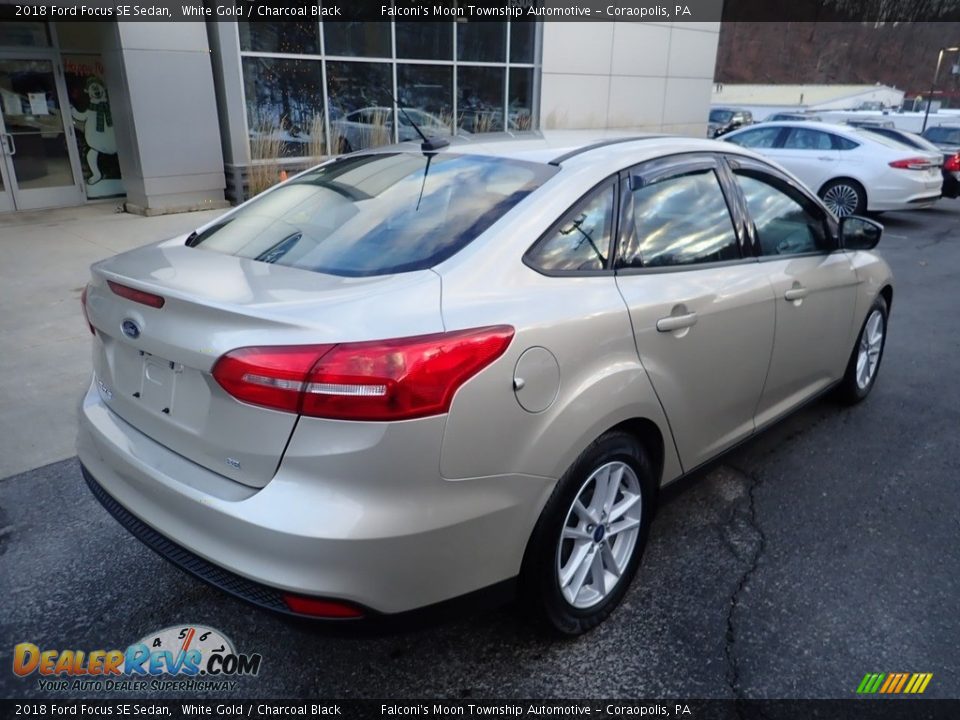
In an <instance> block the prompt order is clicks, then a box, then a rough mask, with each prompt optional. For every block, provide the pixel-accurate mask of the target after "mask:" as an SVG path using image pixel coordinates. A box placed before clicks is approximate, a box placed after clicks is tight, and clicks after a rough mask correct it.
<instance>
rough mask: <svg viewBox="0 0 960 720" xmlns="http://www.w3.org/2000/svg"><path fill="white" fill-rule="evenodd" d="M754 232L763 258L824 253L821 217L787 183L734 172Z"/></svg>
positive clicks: (826, 237)
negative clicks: (764, 256) (755, 231)
mask: <svg viewBox="0 0 960 720" xmlns="http://www.w3.org/2000/svg"><path fill="white" fill-rule="evenodd" d="M734 174H735V175H736V177H737V182H738V183H739V185H740V188H741V189H742V190H743V195H744V197H745V198H746V201H747V210H748V211H749V213H750V217H751V218H752V220H753V224H754V227H755V228H756V230H757V238H758V239H759V241H760V252H761V254H762V255H767V256H769V255H799V254H802V253H812V252H827V251H829V250H831V249H832V243H831V241H830V239H829V237H830V236H829V235H828V234H827V225H826V220H825V218H824V215H823V213H822V212H821V211H819V210H818V209H817V208H816V207H815V206H814V205H813V203H812V202H810V201H809V200H808V199H807V198H804V197H803V196H802V195H800V194H799V193H797V192H796V191H795V190H793V189H792V188H790V187H789V186H788V185H787V184H786V183H782V182H780V181H778V180H777V179H776V178H773V177H771V176H770V175H767V174H765V173H761V172H756V171H753V170H734Z"/></svg>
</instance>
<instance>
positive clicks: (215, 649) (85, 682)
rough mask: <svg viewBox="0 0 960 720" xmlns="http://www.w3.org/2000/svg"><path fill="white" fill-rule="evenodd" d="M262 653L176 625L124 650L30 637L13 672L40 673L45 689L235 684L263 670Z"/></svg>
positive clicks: (18, 649) (16, 654) (209, 631)
mask: <svg viewBox="0 0 960 720" xmlns="http://www.w3.org/2000/svg"><path fill="white" fill-rule="evenodd" d="M262 659H263V658H262V657H261V656H260V654H259V653H253V654H244V653H238V652H237V651H236V649H235V648H234V645H233V643H232V642H231V641H230V640H229V639H228V638H227V637H226V636H225V635H224V634H223V633H221V632H220V631H219V630H215V629H213V628H209V627H204V626H202V625H176V626H172V627H168V628H164V629H163V630H160V631H159V632H155V633H150V634H149V635H147V636H145V637H143V638H142V639H140V640H138V641H137V642H135V643H133V644H132V645H130V646H129V647H128V648H127V649H126V650H89V651H84V650H50V649H41V648H40V647H38V646H37V645H35V644H33V643H29V642H23V643H19V644H18V645H16V646H15V647H14V648H13V672H14V673H15V674H16V675H19V676H20V677H24V678H25V677H29V676H32V675H37V676H38V689H39V690H46V691H65V690H71V691H74V690H84V691H88V692H89V691H125V692H126V691H131V690H133V691H146V692H157V691H165V690H167V691H169V690H172V691H192V690H233V689H235V688H236V686H237V680H236V678H239V677H243V676H252V675H256V674H257V673H259V672H260V665H261V661H262Z"/></svg>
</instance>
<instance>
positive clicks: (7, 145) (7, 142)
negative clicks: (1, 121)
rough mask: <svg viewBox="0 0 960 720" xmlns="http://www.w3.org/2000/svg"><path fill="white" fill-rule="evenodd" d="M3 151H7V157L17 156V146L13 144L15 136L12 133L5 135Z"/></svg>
mask: <svg viewBox="0 0 960 720" xmlns="http://www.w3.org/2000/svg"><path fill="white" fill-rule="evenodd" d="M3 149H4V150H6V151H7V155H9V156H10V157H13V156H14V155H16V154H17V146H16V143H14V142H13V135H11V134H10V133H3Z"/></svg>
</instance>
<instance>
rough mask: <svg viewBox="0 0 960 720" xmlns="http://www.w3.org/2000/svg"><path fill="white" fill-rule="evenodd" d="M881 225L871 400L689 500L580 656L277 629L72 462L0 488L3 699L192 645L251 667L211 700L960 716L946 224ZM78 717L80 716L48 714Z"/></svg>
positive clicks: (572, 643)
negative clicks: (180, 628) (170, 646)
mask: <svg viewBox="0 0 960 720" xmlns="http://www.w3.org/2000/svg"><path fill="white" fill-rule="evenodd" d="M881 220H882V222H884V224H885V225H886V233H885V236H884V239H883V240H882V243H881V246H880V250H881V252H882V253H883V255H884V256H885V257H886V258H887V260H888V261H889V262H890V264H891V266H892V267H893V270H894V273H895V275H896V289H895V293H894V300H893V310H892V317H891V324H890V333H889V337H888V341H887V346H886V354H885V357H884V360H883V363H882V366H881V369H880V377H879V379H878V383H877V385H876V387H875V388H874V391H873V393H872V395H871V396H870V398H869V399H868V400H867V401H866V402H865V403H862V404H860V405H858V406H856V407H853V408H845V407H841V406H839V405H837V404H836V403H834V402H833V401H831V400H829V399H824V400H820V401H817V402H816V403H814V404H812V405H809V406H808V407H806V408H805V409H803V410H801V411H800V412H798V413H796V414H795V415H793V416H791V417H790V418H788V419H787V420H785V421H783V422H782V423H780V424H779V425H777V426H776V427H774V428H772V429H771V430H769V431H767V432H766V433H764V434H762V435H761V436H759V437H758V438H756V439H754V440H752V441H750V442H749V443H747V444H746V445H744V446H742V447H741V448H740V449H738V450H736V451H735V452H734V453H732V454H730V455H728V456H727V457H725V458H724V459H723V460H722V461H720V462H719V463H718V464H717V465H715V466H714V467H713V468H712V469H710V470H708V471H705V472H703V473H701V474H700V476H699V477H696V478H694V479H692V480H691V481H689V482H685V483H684V485H683V487H682V488H681V489H680V490H678V491H676V492H674V493H672V496H671V497H669V498H668V499H667V501H666V502H665V503H664V505H663V507H662V508H661V510H660V514H659V516H658V517H657V519H656V521H655V523H654V525H653V529H652V533H651V540H650V545H649V546H648V549H647V553H646V556H645V559H644V563H643V565H642V567H641V571H640V573H639V575H638V577H637V579H636V581H635V582H634V585H633V587H632V589H631V591H630V592H629V594H628V595H627V598H626V600H625V602H624V603H623V605H622V606H621V607H620V608H619V609H618V610H617V611H616V613H615V614H614V615H613V616H612V617H611V618H610V619H609V620H608V621H607V622H606V623H604V624H603V625H601V626H600V627H599V628H597V629H596V630H595V631H593V632H591V633H589V634H588V635H586V636H583V637H581V638H577V639H574V640H563V641H558V640H554V639H550V638H547V637H544V636H542V635H540V634H538V633H537V632H534V631H533V630H531V629H530V628H529V627H528V626H527V625H526V624H525V623H524V621H523V619H522V618H521V617H520V616H519V615H518V614H517V613H516V612H515V611H514V610H513V609H512V608H510V607H506V608H499V609H494V610H489V611H486V612H476V613H473V614H468V615H465V616H463V617H459V618H455V619H452V620H448V621H445V622H442V623H438V624H427V625H426V626H422V627H419V628H416V629H407V630H405V631H399V632H393V633H389V634H373V635H371V634H369V633H350V632H347V633H343V632H340V633H331V632H328V631H325V630H323V629H321V628H316V627H310V626H305V625H303V624H301V623H293V622H290V621H288V620H286V619H283V618H280V617H277V616H275V615H271V614H269V613H267V612H265V611H262V610H259V609H256V608H252V607H250V606H248V605H246V604H244V603H242V602H240V601H237V600H234V599H232V598H230V597H228V596H225V595H224V594H222V593H221V592H219V591H216V590H213V589H211V588H209V587H207V586H206V585H203V584H202V583H200V582H199V581H196V580H194V579H193V578H192V577H190V576H188V575H186V574H184V573H183V572H181V571H179V570H177V569H175V568H174V567H172V566H170V565H168V564H167V563H166V562H165V561H163V560H162V559H160V558H159V557H157V556H156V555H154V554H153V553H152V552H151V551H150V550H148V549H147V548H145V547H143V546H142V545H140V544H139V542H137V541H136V540H133V539H132V538H131V537H130V536H129V535H128V534H127V532H126V531H125V530H123V529H122V528H121V527H120V526H119V525H118V524H117V523H116V522H115V521H114V520H113V518H111V517H110V516H109V515H108V514H107V513H106V512H105V511H104V510H103V509H102V508H101V507H100V505H99V504H98V503H97V502H96V501H95V500H94V498H93V497H92V495H91V494H90V493H89V491H88V490H87V488H86V486H85V485H84V483H83V481H82V480H81V477H80V472H79V467H78V464H77V462H76V460H75V459H71V460H65V461H62V462H58V463H55V464H52V465H48V466H46V467H42V468H39V469H36V470H31V471H29V472H25V473H22V474H19V475H15V476H13V477H9V478H7V479H4V480H0V587H2V588H3V598H4V600H3V612H2V616H0V696H3V697H27V696H29V697H39V696H43V695H44V693H43V692H41V691H39V690H38V686H37V680H36V675H34V676H32V677H31V678H27V679H20V678H17V677H15V676H14V675H13V674H12V673H11V672H10V667H11V654H12V648H13V645H14V644H15V643H19V642H32V643H35V644H37V645H39V646H41V647H44V648H60V649H63V648H77V649H102V648H126V647H127V645H129V644H130V643H131V642H134V641H135V640H137V639H138V638H140V637H142V636H144V635H146V634H147V633H149V632H151V631H153V630H157V629H160V628H163V627H166V626H171V625H179V624H186V623H199V624H204V625H208V626H212V627H215V628H217V629H219V630H221V631H222V632H223V633H224V634H225V635H227V636H229V637H230V638H231V639H232V640H233V642H234V644H235V646H236V647H237V649H238V650H240V651H242V652H247V653H252V652H257V653H260V654H261V655H262V656H263V665H262V667H261V670H260V673H259V675H258V676H256V677H250V678H244V679H241V680H240V681H239V682H238V686H237V687H236V689H235V690H234V691H232V692H229V693H210V695H209V696H210V697H222V698H229V697H341V698H348V697H378V698H382V697H394V698H413V697H424V698H426V697H431V698H432V697H445V698H486V697H498V698H499V697H506V698H533V697H570V698H574V697H641V698H657V697H675V698H729V697H746V698H779V697H798V698H821V697H828V698H847V697H851V696H852V695H853V693H854V691H855V690H856V687H857V685H858V684H859V682H860V680H861V679H862V678H863V676H864V674H866V673H868V672H885V673H889V672H911V673H912V672H931V673H933V679H932V681H931V682H930V684H929V686H928V688H927V691H926V696H928V697H952V698H957V697H960V432H958V429H960V382H958V380H957V378H960V313H958V312H957V305H958V303H960V201H949V200H947V201H941V202H940V203H939V204H938V206H936V207H935V208H933V209H930V210H925V211H918V212H914V213H889V214H887V215H884V216H883V217H882V218H881ZM79 393H80V388H77V394H79ZM68 401H69V402H71V403H72V402H74V398H65V399H64V402H65V403H66V402H68ZM38 431H39V429H38ZM438 572H442V568H438ZM76 695H80V696H91V695H95V693H90V692H68V693H65V694H64V693H60V694H58V696H59V697H69V696H76ZM130 695H131V696H132V697H140V698H142V697H143V694H142V693H131V694H130ZM104 696H106V697H122V696H123V693H110V694H104Z"/></svg>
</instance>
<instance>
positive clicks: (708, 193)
mask: <svg viewBox="0 0 960 720" xmlns="http://www.w3.org/2000/svg"><path fill="white" fill-rule="evenodd" d="M631 204H632V210H631V214H632V216H633V217H632V219H633V229H632V230H631V231H630V232H628V233H626V234H625V236H624V241H623V244H622V247H621V251H620V265H621V266H622V267H663V266H671V265H696V264H700V263H708V262H723V261H726V260H737V259H739V258H740V249H739V247H738V245H737V236H736V233H735V232H734V229H733V221H732V220H731V219H730V211H729V209H728V208H727V201H726V199H725V198H724V195H723V190H722V189H721V187H720V181H719V180H718V179H717V175H716V173H715V172H714V171H713V170H712V169H709V168H706V169H702V170H700V169H698V170H691V171H690V172H685V173H683V174H681V175H673V176H670V177H666V178H663V179H660V180H656V181H654V182H652V183H650V184H645V185H643V186H642V187H640V188H639V189H638V190H635V191H634V192H633V197H632V198H631Z"/></svg>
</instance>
